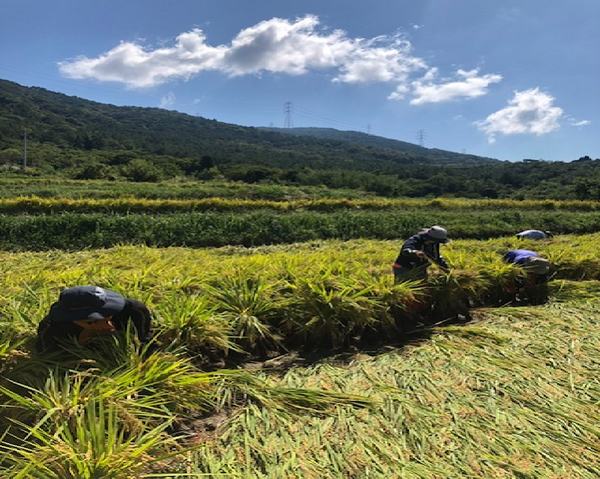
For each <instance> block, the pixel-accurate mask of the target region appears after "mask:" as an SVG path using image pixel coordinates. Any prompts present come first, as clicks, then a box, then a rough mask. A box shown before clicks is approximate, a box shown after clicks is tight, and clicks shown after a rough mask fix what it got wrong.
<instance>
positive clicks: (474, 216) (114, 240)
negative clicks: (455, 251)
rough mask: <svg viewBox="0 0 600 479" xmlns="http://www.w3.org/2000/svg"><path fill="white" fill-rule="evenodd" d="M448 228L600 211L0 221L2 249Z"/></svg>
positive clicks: (388, 234) (500, 226)
mask: <svg viewBox="0 0 600 479" xmlns="http://www.w3.org/2000/svg"><path fill="white" fill-rule="evenodd" d="M433 224H440V225H443V226H444V227H446V228H447V229H448V231H449V234H450V236H451V237H452V238H476V239H486V238H493V237H499V236H512V235H514V234H515V233H517V232H518V231H521V230H524V229H529V228H532V227H536V228H540V229H548V230H552V231H554V232H555V233H562V234H571V233H577V234H583V233H593V232H595V231H600V213H596V212H568V211H553V212H550V211H529V210H526V211H519V210H505V211H502V210H501V211H479V210H458V211H445V210H439V211H436V210H432V209H418V208H413V209H406V210H402V209H401V210H398V211H394V212H391V211H390V212H378V211H346V212H336V213H329V214H327V213H318V212H303V211H299V212H289V213H276V212H272V211H258V212H253V213H240V214H235V213H217V212H209V213H177V214H171V215H149V214H100V213H94V214H75V213H63V214H55V215H16V216H12V215H0V248H1V249H8V250H47V249H66V250H74V249H83V248H107V247H111V246H114V245H118V244H139V245H147V246H157V247H167V246H188V247H207V246H225V245H244V246H257V245H266V244H280V243H296V242H303V241H312V240H322V239H342V240H349V239H358V238H365V239H398V238H405V237H407V236H409V235H412V234H414V233H415V232H416V231H418V230H419V229H421V228H423V227H426V226H431V225H433Z"/></svg>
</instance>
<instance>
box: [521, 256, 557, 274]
mask: <svg viewBox="0 0 600 479" xmlns="http://www.w3.org/2000/svg"><path fill="white" fill-rule="evenodd" d="M523 269H525V270H526V271H527V272H528V273H534V274H547V273H548V271H550V261H548V260H547V259H545V258H541V257H539V256H530V257H529V258H527V261H525V263H524V264H523Z"/></svg>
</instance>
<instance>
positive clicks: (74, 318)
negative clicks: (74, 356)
mask: <svg viewBox="0 0 600 479" xmlns="http://www.w3.org/2000/svg"><path fill="white" fill-rule="evenodd" d="M150 321H151V316H150V311H148V308H147V307H146V306H145V305H144V304H143V303H141V302H140V301H136V300H134V299H126V298H124V297H123V296H121V295H120V294H119V293H116V292H114V291H111V290H109V289H104V288H100V287H99V286H75V287H73V288H68V289H65V290H63V291H62V292H61V293H60V296H59V298H58V301H57V302H56V303H54V304H53V305H52V306H51V307H50V312H49V313H48V315H47V316H46V317H45V318H44V319H43V320H42V321H41V322H40V324H39V326H38V339H37V343H36V347H37V349H38V351H39V352H42V351H49V350H56V349H58V348H59V347H60V345H61V342H64V341H68V340H69V339H70V338H74V339H76V340H77V341H78V342H79V343H80V344H85V343H87V342H88V341H90V340H92V339H93V338H97V337H99V336H104V335H108V334H112V333H114V332H115V331H125V330H126V329H127V325H128V323H130V322H131V323H132V325H133V326H134V327H135V330H136V331H137V336H138V338H139V340H140V341H141V342H142V343H147V342H148V341H149V340H150Z"/></svg>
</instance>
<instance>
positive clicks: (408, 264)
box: [395, 234, 448, 269]
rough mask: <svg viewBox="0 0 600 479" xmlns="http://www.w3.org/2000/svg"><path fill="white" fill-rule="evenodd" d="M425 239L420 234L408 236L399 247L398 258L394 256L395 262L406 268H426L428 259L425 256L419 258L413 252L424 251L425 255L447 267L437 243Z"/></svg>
mask: <svg viewBox="0 0 600 479" xmlns="http://www.w3.org/2000/svg"><path fill="white" fill-rule="evenodd" d="M426 239H427V238H425V237H424V236H423V235H420V234H416V235H412V236H411V237H410V238H408V239H407V240H406V241H405V242H404V244H403V245H402V248H400V253H399V254H398V258H396V263H395V264H396V265H398V266H401V267H402V268H407V269H414V268H418V267H425V268H426V267H427V266H429V260H427V258H419V257H418V256H417V255H416V254H415V251H424V252H425V254H426V255H427V256H429V257H430V258H431V259H432V260H433V261H435V262H436V263H438V264H439V265H440V266H442V267H444V268H448V263H446V260H445V259H444V257H443V256H442V255H441V254H440V245H439V243H425V240H426Z"/></svg>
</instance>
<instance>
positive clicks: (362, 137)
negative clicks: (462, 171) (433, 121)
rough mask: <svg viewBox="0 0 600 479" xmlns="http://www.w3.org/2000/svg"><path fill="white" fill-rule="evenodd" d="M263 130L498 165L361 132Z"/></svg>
mask: <svg viewBox="0 0 600 479" xmlns="http://www.w3.org/2000/svg"><path fill="white" fill-rule="evenodd" d="M262 129H263V130H267V131H273V132H278V133H285V134H288V135H296V136H309V137H312V138H323V139H329V140H337V141H344V142H347V143H354V144H357V145H364V146H370V147H373V148H384V149H388V150H394V151H400V152H403V153H412V154H415V155H419V156H422V157H425V158H428V159H431V160H434V161H436V162H439V163H441V164H449V163H452V164H482V163H496V162H497V161H498V160H496V159H493V158H486V157H481V156H476V155H466V154H463V153H455V152H452V151H446V150H439V149H436V148H425V147H423V146H420V145H415V144H414V143H408V142H405V141H400V140H392V139H390V138H385V137H382V136H376V135H370V134H367V133H362V132H360V131H341V130H336V129H334V128H314V127H304V128H273V127H263V128H262Z"/></svg>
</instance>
